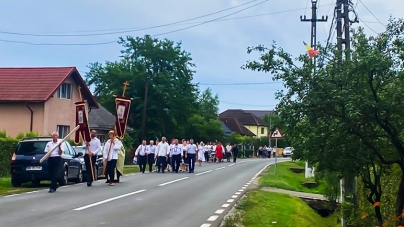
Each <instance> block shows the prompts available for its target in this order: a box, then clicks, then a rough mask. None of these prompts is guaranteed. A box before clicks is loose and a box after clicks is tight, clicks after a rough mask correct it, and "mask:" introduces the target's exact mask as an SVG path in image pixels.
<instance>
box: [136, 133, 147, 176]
mask: <svg viewBox="0 0 404 227" xmlns="http://www.w3.org/2000/svg"><path fill="white" fill-rule="evenodd" d="M147 154H148V147H147V145H146V140H143V141H142V144H141V145H139V146H138V147H137V149H136V152H135V155H136V157H137V163H138V164H139V168H140V172H141V173H144V171H145V170H146V164H147Z"/></svg>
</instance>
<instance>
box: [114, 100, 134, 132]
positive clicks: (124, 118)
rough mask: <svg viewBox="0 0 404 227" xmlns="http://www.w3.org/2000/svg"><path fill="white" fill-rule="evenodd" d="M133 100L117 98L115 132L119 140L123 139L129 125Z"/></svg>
mask: <svg viewBox="0 0 404 227" xmlns="http://www.w3.org/2000/svg"><path fill="white" fill-rule="evenodd" d="M131 101H132V99H131V98H128V97H116V98H115V104H116V113H115V132H116V136H117V137H118V138H119V139H121V140H122V139H123V138H124V136H125V132H126V125H127V123H128V118H129V111H130V104H131Z"/></svg>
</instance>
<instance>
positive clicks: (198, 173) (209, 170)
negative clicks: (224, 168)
mask: <svg viewBox="0 0 404 227" xmlns="http://www.w3.org/2000/svg"><path fill="white" fill-rule="evenodd" d="M210 172H212V170H208V171H205V172H202V173H197V174H195V176H199V175H202V174H205V173H210Z"/></svg>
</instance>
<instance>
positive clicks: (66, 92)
mask: <svg viewBox="0 0 404 227" xmlns="http://www.w3.org/2000/svg"><path fill="white" fill-rule="evenodd" d="M58 98H60V99H72V84H69V83H64V84H62V85H61V86H60V87H59V89H58Z"/></svg>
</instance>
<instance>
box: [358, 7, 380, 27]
mask: <svg viewBox="0 0 404 227" xmlns="http://www.w3.org/2000/svg"><path fill="white" fill-rule="evenodd" d="M358 1H359V2H360V3H361V4H362V5H363V6H364V7H365V8H366V10H367V11H369V13H370V14H372V16H373V17H374V18H375V19H376V20H377V21H378V22H379V23H380V24H381V25H383V27H386V25H384V24H383V23H382V22H381V21H380V20H379V18H377V17H376V15H375V14H374V13H373V12H372V11H371V10H370V9H369V8H368V7H367V6H366V5H365V3H363V2H362V1H361V0H358ZM362 22H363V21H362ZM371 30H372V29H371Z"/></svg>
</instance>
